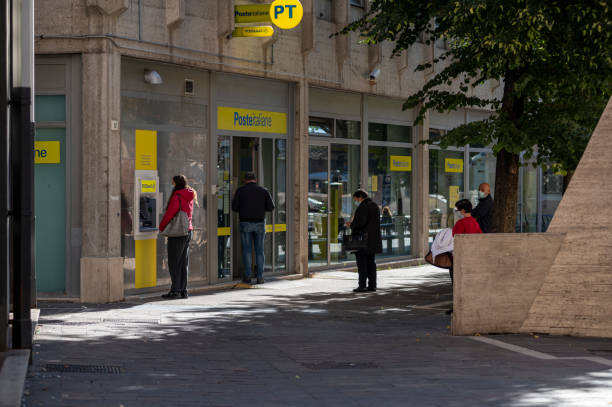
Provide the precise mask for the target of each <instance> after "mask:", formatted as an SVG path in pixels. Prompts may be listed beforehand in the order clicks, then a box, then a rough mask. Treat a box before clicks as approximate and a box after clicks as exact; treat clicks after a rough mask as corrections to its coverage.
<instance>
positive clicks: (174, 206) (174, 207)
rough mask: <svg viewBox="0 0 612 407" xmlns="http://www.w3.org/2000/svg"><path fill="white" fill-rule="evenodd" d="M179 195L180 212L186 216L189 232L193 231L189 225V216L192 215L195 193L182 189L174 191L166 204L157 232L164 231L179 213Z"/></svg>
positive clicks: (191, 190)
mask: <svg viewBox="0 0 612 407" xmlns="http://www.w3.org/2000/svg"><path fill="white" fill-rule="evenodd" d="M179 195H180V197H181V198H180V202H181V210H182V211H183V212H185V213H186V214H187V217H188V218H189V230H193V225H192V224H191V216H192V215H193V199H194V198H195V192H194V191H193V189H190V188H184V189H179V190H178V191H176V192H175V193H174V194H173V195H172V197H171V198H170V202H169V203H168V208H167V209H166V213H165V214H164V217H163V218H162V221H161V223H160V224H159V230H160V231H162V232H163V231H164V229H165V228H166V226H168V223H170V221H171V220H172V218H174V215H176V214H177V212H178V211H179Z"/></svg>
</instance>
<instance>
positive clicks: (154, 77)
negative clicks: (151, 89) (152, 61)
mask: <svg viewBox="0 0 612 407" xmlns="http://www.w3.org/2000/svg"><path fill="white" fill-rule="evenodd" d="M144 81H145V82H146V83H148V84H150V85H161V84H162V83H163V81H162V77H161V75H160V74H159V73H157V71H154V70H152V69H145V71H144Z"/></svg>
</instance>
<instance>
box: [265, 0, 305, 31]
mask: <svg viewBox="0 0 612 407" xmlns="http://www.w3.org/2000/svg"><path fill="white" fill-rule="evenodd" d="M303 16H304V8H303V7H302V3H300V2H299V0H275V1H274V2H272V4H271V5H270V19H271V20H272V22H273V23H274V25H276V26H277V27H278V28H282V29H284V30H289V29H291V28H294V27H297V26H298V24H300V21H302V17H303Z"/></svg>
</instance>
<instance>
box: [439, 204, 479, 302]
mask: <svg viewBox="0 0 612 407" xmlns="http://www.w3.org/2000/svg"><path fill="white" fill-rule="evenodd" d="M455 213H456V214H457V217H458V218H459V220H458V221H457V223H455V226H454V227H453V238H454V237H455V236H457V235H469V234H475V233H482V229H480V225H479V224H478V222H477V221H476V219H474V217H473V216H472V203H471V202H470V200H469V199H462V200H460V201H457V203H456V204H455ZM453 263H454V257H453ZM453 263H451V267H450V269H449V270H448V271H449V273H450V278H451V283H452V282H453ZM452 312H453V310H452V308H451V309H450V310H448V311H447V312H446V313H447V314H450V313H452Z"/></svg>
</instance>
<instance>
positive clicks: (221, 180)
mask: <svg viewBox="0 0 612 407" xmlns="http://www.w3.org/2000/svg"><path fill="white" fill-rule="evenodd" d="M230 146H231V144H230V138H229V137H226V136H219V138H218V141H217V180H218V181H217V182H218V184H219V188H218V190H217V236H218V237H217V245H218V247H217V256H218V262H217V263H218V266H217V272H218V278H229V277H231V276H232V263H231V259H232V252H231V239H230V227H231V210H230V208H231V199H232V197H231V194H232V183H231V178H230V168H231V162H230V160H231V150H230V149H231V147H230Z"/></svg>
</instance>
